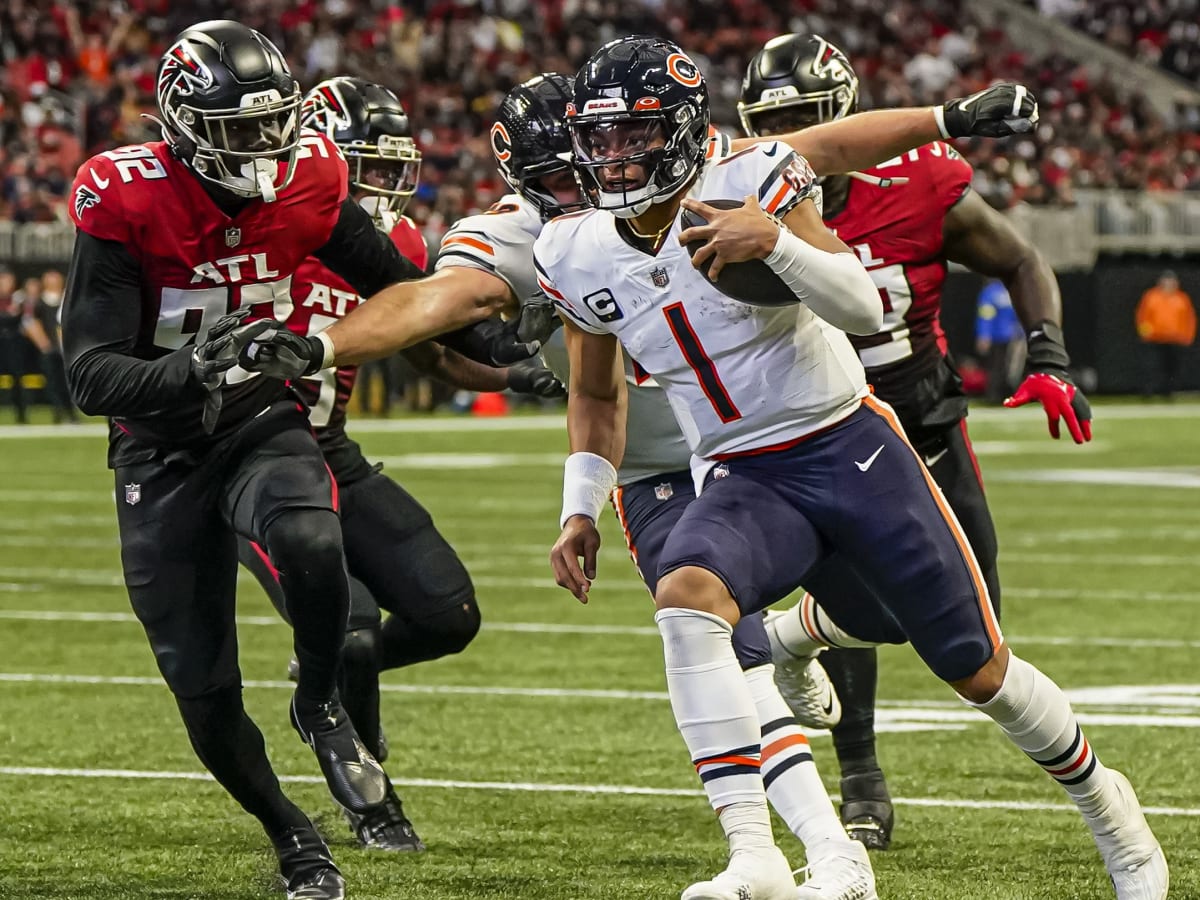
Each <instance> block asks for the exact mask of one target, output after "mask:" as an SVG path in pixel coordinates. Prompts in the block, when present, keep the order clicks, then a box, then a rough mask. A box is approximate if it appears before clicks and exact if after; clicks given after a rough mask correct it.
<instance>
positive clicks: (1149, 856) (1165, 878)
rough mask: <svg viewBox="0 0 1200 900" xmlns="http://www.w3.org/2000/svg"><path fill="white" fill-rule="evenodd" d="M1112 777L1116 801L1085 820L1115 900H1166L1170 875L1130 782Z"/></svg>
mask: <svg viewBox="0 0 1200 900" xmlns="http://www.w3.org/2000/svg"><path fill="white" fill-rule="evenodd" d="M1109 772H1111V773H1112V779H1113V785H1114V786H1115V788H1116V793H1117V800H1116V801H1114V802H1113V803H1112V804H1110V805H1109V807H1108V808H1107V809H1105V810H1103V811H1101V812H1100V813H1098V814H1097V815H1095V816H1085V817H1084V818H1085V819H1086V820H1087V823H1088V826H1089V827H1090V828H1091V829H1092V837H1094V838H1095V839H1096V846H1097V847H1099V848H1100V856H1101V857H1102V858H1103V859H1104V868H1105V869H1107V870H1108V875H1109V877H1110V878H1111V879H1112V883H1113V888H1114V889H1115V890H1116V892H1117V900H1166V896H1167V886H1168V885H1169V884H1170V880H1171V878H1170V872H1169V871H1168V869H1167V858H1166V857H1165V856H1163V851H1162V847H1161V846H1159V843H1158V840H1157V839H1156V838H1155V837H1154V832H1153V831H1151V830H1150V826H1149V825H1148V824H1146V817H1145V815H1143V814H1142V807H1141V806H1140V805H1139V804H1138V799H1137V794H1135V793H1134V792H1133V785H1131V784H1130V783H1129V779H1128V778H1126V777H1125V776H1124V775H1122V774H1121V773H1120V772H1118V771H1116V770H1115V769H1109Z"/></svg>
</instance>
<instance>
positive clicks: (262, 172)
mask: <svg viewBox="0 0 1200 900" xmlns="http://www.w3.org/2000/svg"><path fill="white" fill-rule="evenodd" d="M252 165H253V166H254V180H255V181H256V182H257V183H258V192H259V193H260V194H262V198H263V203H274V202H275V198H276V194H275V176H276V174H277V173H278V166H277V164H276V163H275V162H274V161H273V160H266V159H262V158H261V157H260V158H258V159H256V160H254V162H253V163H252Z"/></svg>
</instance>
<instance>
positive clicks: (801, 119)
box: [738, 34, 858, 137]
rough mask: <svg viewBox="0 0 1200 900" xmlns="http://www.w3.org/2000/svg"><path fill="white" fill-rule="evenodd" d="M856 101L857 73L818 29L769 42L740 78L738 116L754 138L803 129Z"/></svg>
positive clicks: (836, 116) (848, 109) (839, 114)
mask: <svg viewBox="0 0 1200 900" xmlns="http://www.w3.org/2000/svg"><path fill="white" fill-rule="evenodd" d="M857 106H858V76H857V75H855V74H854V69H853V67H852V66H851V65H850V60H849V59H847V58H846V54H845V53H843V52H842V51H841V50H839V49H838V48H837V47H835V46H834V45H833V44H831V43H829V41H827V40H825V38H823V37H821V36H820V35H819V34H781V35H780V36H779V37H776V38H772V39H771V40H769V41H767V43H766V46H764V47H763V48H762V49H761V50H759V51H758V53H756V54H754V59H752V60H750V65H749V66H748V67H747V68H746V77H745V78H744V79H743V80H742V99H741V101H740V102H739V103H738V116H740V117H741V120H742V130H743V131H744V132H745V133H746V134H748V135H750V136H751V137H760V136H762V135H771V134H782V133H783V132H785V131H799V130H800V129H803V128H807V127H809V126H810V125H817V124H820V123H821V122H829V121H832V120H833V119H840V118H842V117H843V116H847V115H849V114H850V113H852V112H854V110H855V108H856V107H857Z"/></svg>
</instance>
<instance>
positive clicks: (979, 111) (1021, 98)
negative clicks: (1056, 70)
mask: <svg viewBox="0 0 1200 900" xmlns="http://www.w3.org/2000/svg"><path fill="white" fill-rule="evenodd" d="M934 115H935V116H937V122H938V128H939V129H940V130H941V132H942V137H944V138H958V137H990V138H1000V137H1008V136H1010V135H1013V134H1029V133H1030V132H1031V131H1033V129H1034V128H1035V127H1036V126H1037V122H1038V104H1037V98H1036V97H1034V96H1033V94H1031V93H1029V90H1028V89H1027V88H1026V87H1025V85H1023V84H1004V83H1002V84H993V85H992V86H991V87H989V88H984V89H983V90H982V91H978V92H976V93H974V94H972V95H971V96H970V97H961V98H959V99H957V100H950V101H947V102H946V103H945V104H943V105H942V106H938V107H936V108H935V109H934Z"/></svg>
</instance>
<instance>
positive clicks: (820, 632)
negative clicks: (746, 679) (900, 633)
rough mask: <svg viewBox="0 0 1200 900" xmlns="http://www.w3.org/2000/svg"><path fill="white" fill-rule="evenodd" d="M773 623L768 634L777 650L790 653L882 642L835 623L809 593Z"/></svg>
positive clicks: (774, 651)
mask: <svg viewBox="0 0 1200 900" xmlns="http://www.w3.org/2000/svg"><path fill="white" fill-rule="evenodd" d="M771 625H772V626H773V627H771V628H768V629H767V635H768V636H769V637H770V639H771V652H772V653H773V654H774V653H778V651H779V650H781V649H782V650H783V651H785V652H786V654H787V655H788V656H794V657H803V656H812V655H813V654H814V653H816V652H817V651H818V650H820V649H822V648H824V647H878V646H879V643H878V642H877V641H864V640H862V639H861V638H856V637H854V635H852V634H850V633H849V632H847V631H844V630H843V629H841V628H839V627H838V626H837V625H835V624H834V623H833V619H831V618H829V614H828V613H827V612H825V610H823V609H821V607H820V606H819V605H818V604H817V601H816V600H815V599H814V598H813V595H812V594H809V593H805V595H804V596H803V597H802V598H801V600H800V602H799V603H797V604H796V605H795V606H793V607H792V608H791V609H789V610H788V611H787V612H785V613H784V614H783V615H782V616H776V617H773V618H772V619H771Z"/></svg>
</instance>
